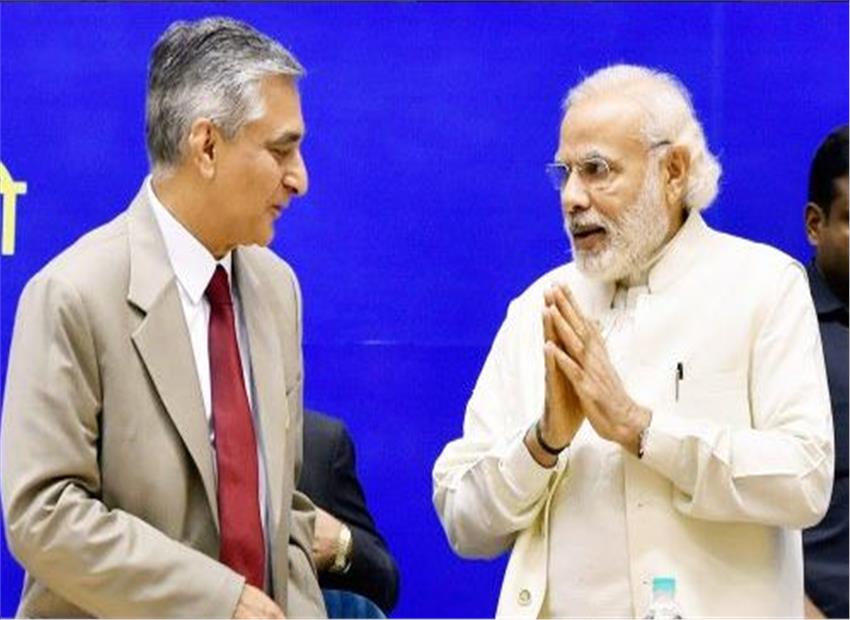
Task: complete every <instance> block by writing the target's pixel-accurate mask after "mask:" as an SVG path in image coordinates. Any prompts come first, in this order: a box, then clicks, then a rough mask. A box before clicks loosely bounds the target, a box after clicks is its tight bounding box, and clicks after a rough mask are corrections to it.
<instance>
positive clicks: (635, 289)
mask: <svg viewBox="0 0 850 620" xmlns="http://www.w3.org/2000/svg"><path fill="white" fill-rule="evenodd" d="M659 93H660V95H661V96H659ZM636 102H637V103H636ZM671 102H672V103H671ZM694 128H696V129H698V131H694ZM556 159H557V160H558V161H557V162H556V164H555V166H556V168H559V169H560V174H561V176H560V180H559V185H558V189H559V190H560V194H561V203H562V208H563V211H564V215H565V221H566V224H567V232H568V234H569V237H570V241H571V243H572V246H573V253H574V257H575V259H576V260H575V262H573V263H570V264H568V265H566V266H564V267H560V268H558V269H555V270H553V271H551V272H549V273H547V274H546V275H544V276H543V277H542V278H540V279H539V280H538V281H537V282H535V283H534V284H532V285H531V286H530V287H529V288H528V289H527V290H526V291H525V292H524V293H522V294H521V295H520V296H519V297H518V298H517V299H515V300H514V301H513V302H512V303H511V305H510V307H509V309H508V313H507V317H506V319H505V321H504V323H503V325H502V327H501V329H500V330H499V333H498V334H497V336H496V339H495V341H494V343H493V346H492V349H491V351H490V354H489V355H488V358H487V361H486V362H485V365H484V368H483V370H482V372H481V375H480V377H479V379H478V382H477V384H476V386H475V390H474V392H473V395H472V397H471V399H470V401H469V404H468V406H467V411H466V418H465V422H464V433H463V436H462V437H461V438H460V439H458V440H456V441H453V442H451V443H450V444H449V445H447V446H446V448H445V450H444V451H443V453H442V454H441V455H440V457H439V458H438V459H437V462H436V464H435V466H434V502H435V506H436V508H437V512H438V514H439V516H440V519H441V521H442V523H443V526H444V528H445V530H446V533H447V535H448V538H449V540H450V542H451V544H452V546H453V548H454V549H455V550H456V551H457V553H459V554H460V555H463V556H465V557H492V556H495V555H498V554H500V553H502V552H504V551H506V550H511V559H510V562H509V564H508V568H507V571H506V575H505V579H504V583H503V586H502V592H501V595H500V598H499V604H498V610H497V615H500V616H515V617H538V616H539V617H636V616H637V617H642V616H643V615H644V613H645V611H646V607H647V606H648V604H649V602H650V597H651V582H652V578H653V577H654V576H659V575H670V576H673V577H675V578H676V582H677V599H678V601H679V603H680V605H681V607H682V609H683V611H684V613H685V615H686V616H800V615H802V610H803V576H802V549H801V538H800V528H803V527H807V526H809V525H811V524H813V523H816V522H817V521H818V520H819V519H820V518H821V516H822V514H823V513H824V511H825V510H826V507H827V503H828V500H829V494H830V486H831V475H832V473H831V472H832V461H833V446H832V438H831V422H830V409H829V407H830V405H829V395H828V391H827V387H826V380H825V374H824V368H823V359H822V354H821V349H820V343H819V336H818V328H817V321H816V317H815V314H814V310H813V307H812V304H811V301H810V297H809V293H808V285H807V283H806V276H805V270H804V269H803V268H802V267H801V266H800V265H799V264H797V263H796V262H795V261H794V260H793V259H791V258H789V257H788V256H786V255H784V254H782V253H781V252H779V251H777V250H774V249H772V248H769V247H767V246H764V245H759V244H755V243H752V242H748V241H745V240H743V239H738V238H735V237H732V236H729V235H724V234H721V233H718V232H715V231H713V230H711V229H710V228H709V227H708V226H707V225H706V223H705V221H704V220H703V218H702V216H701V215H700V213H699V211H700V210H701V209H702V208H704V207H705V206H707V205H708V204H709V203H710V201H711V200H712V199H713V197H714V195H715V193H716V187H717V178H718V177H719V166H718V165H717V163H716V162H715V161H714V159H713V157H711V155H710V153H709V152H708V150H707V148H706V146H705V143H704V138H703V136H702V129H701V127H699V123H698V122H697V121H696V119H695V118H694V115H693V110H692V108H691V107H690V103H689V100H688V98H687V95H686V91H684V88H683V87H681V85H680V84H678V82H676V81H675V80H673V79H672V78H671V77H670V76H665V75H663V74H657V73H654V72H650V71H648V70H646V69H642V68H636V67H622V66H620V67H613V68H609V69H606V70H603V71H601V72H599V73H597V74H595V75H594V76H591V77H590V78H588V79H587V80H586V81H585V83H583V84H582V85H580V86H579V87H577V88H576V89H574V90H573V91H572V92H571V93H570V96H569V97H568V99H567V102H566V114H565V119H564V124H563V125H562V130H561V140H560V145H559V149H558V154H557V155H556ZM555 172H556V173H557V172H558V170H556V171H555ZM544 343H545V344H544ZM544 351H545V353H544ZM594 351H595V353H594ZM591 358H593V359H591ZM559 385H560V386H561V387H560V388H558V386H559ZM547 386H548V387H547ZM558 389H560V390H561V392H560V393H559V392H558ZM541 446H544V447H541Z"/></svg>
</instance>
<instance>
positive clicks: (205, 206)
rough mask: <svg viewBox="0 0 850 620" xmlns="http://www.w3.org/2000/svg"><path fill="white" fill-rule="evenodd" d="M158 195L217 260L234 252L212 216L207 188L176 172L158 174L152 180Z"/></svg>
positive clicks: (165, 205)
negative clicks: (223, 237)
mask: <svg viewBox="0 0 850 620" xmlns="http://www.w3.org/2000/svg"><path fill="white" fill-rule="evenodd" d="M151 183H152V185H153V191H154V194H156V197H157V198H158V199H159V201H160V202H161V203H162V204H163V206H164V207H165V208H166V209H168V211H169V213H171V215H173V216H174V218H175V219H176V220H177V221H178V222H180V224H182V225H183V227H184V228H185V229H186V230H188V231H189V232H190V233H191V234H192V236H193V237H195V238H196V239H197V240H198V241H200V242H201V244H202V245H203V246H204V247H205V248H206V249H207V250H209V253H210V254H212V255H213V257H215V259H216V260H220V259H221V258H223V257H224V256H225V255H226V254H227V253H228V252H229V251H230V250H232V249H233V246H232V245H229V244H228V243H227V242H226V241H225V240H224V239H222V238H221V235H219V234H218V233H217V231H216V224H217V222H216V219H215V218H214V217H210V204H211V201H212V200H213V199H212V198H211V197H209V196H208V192H207V191H205V187H202V186H201V184H200V183H199V182H197V181H195V180H193V179H191V178H189V177H188V175H186V174H185V173H184V172H182V171H180V170H176V171H174V172H169V173H154V175H153V178H152V179H151Z"/></svg>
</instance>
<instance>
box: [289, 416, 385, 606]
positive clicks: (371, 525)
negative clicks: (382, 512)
mask: <svg viewBox="0 0 850 620" xmlns="http://www.w3.org/2000/svg"><path fill="white" fill-rule="evenodd" d="M298 490H299V491H301V492H302V493H304V494H305V495H307V496H308V497H309V498H310V499H311V500H313V503H314V504H316V506H317V511H318V514H317V517H316V526H315V533H314V543H313V559H314V560H315V562H316V568H317V569H318V571H319V585H320V586H321V587H322V588H330V589H339V590H349V591H352V592H356V593H358V594H361V595H363V596H365V597H367V598H368V599H370V600H371V601H373V602H374V603H376V604H377V605H378V606H379V607H380V608H381V609H382V610H383V611H384V612H385V613H389V612H390V611H391V610H392V609H393V607H395V604H396V601H397V600H398V582H399V574H398V567H397V566H396V563H395V560H394V559H393V557H392V555H391V554H390V552H389V550H388V549H387V545H386V543H385V542H384V539H383V538H382V537H381V535H380V534H379V533H378V530H377V528H376V527H375V522H374V520H373V519H372V515H371V514H369V509H368V508H367V507H366V497H365V496H364V493H363V487H362V486H361V485H360V481H359V480H358V479H357V472H356V469H355V462H354V442H352V440H351V437H350V436H349V434H348V431H347V430H346V428H345V425H344V424H343V423H342V422H340V421H339V420H336V419H334V418H331V417H329V416H326V415H324V414H321V413H318V412H315V411H309V410H305V411H304V466H303V469H302V470H301V479H300V480H299V482H298Z"/></svg>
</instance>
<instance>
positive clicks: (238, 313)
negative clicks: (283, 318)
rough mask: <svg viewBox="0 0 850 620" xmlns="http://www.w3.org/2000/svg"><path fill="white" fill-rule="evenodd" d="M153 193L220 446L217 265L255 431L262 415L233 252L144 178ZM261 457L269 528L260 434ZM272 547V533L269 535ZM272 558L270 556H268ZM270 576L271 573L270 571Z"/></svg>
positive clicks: (262, 496)
mask: <svg viewBox="0 0 850 620" xmlns="http://www.w3.org/2000/svg"><path fill="white" fill-rule="evenodd" d="M145 188H146V190H147V192H148V200H149V201H150V203H151V205H153V212H154V216H155V217H156V222H157V224H158V225H159V229H160V231H161V232H162V237H163V240H164V241H165V249H166V251H167V252H168V259H169V261H170V262H171V268H172V269H174V275H175V277H176V279H177V290H178V291H179V293H180V304H181V306H182V307H183V316H184V318H185V319H186V328H187V329H188V330H189V339H190V340H191V342H192V353H193V354H194V356H195V370H196V371H197V373H198V386H199V387H200V390H201V398H202V399H203V402H204V413H206V416H207V425H208V427H209V433H210V447H211V450H212V451H214V450H215V425H214V423H213V419H212V396H211V390H210V358H209V326H210V304H209V301H207V298H206V295H205V294H204V293H205V292H206V290H207V285H208V284H209V282H210V279H212V276H213V273H214V272H215V268H216V267H217V266H218V265H221V266H222V267H224V270H225V271H226V272H227V278H228V282H229V284H230V292H231V297H232V298H233V314H234V318H235V320H236V339H237V342H238V344H239V358H240V361H241V362H242V377H243V379H244V380H245V386H246V388H247V392H248V403H249V405H250V407H251V411H252V415H253V418H254V429H255V431H256V429H257V428H259V423H258V422H257V413H256V412H255V411H254V402H256V399H255V398H254V382H253V380H252V376H251V356H250V352H251V350H250V343H249V342H248V330H247V327H246V326H245V317H244V315H243V313H242V308H241V305H240V303H241V302H240V299H239V291H238V288H236V287H235V286H234V281H233V272H232V265H233V253H232V252H228V253H227V254H226V255H225V256H224V257H223V258H222V259H221V260H219V261H216V259H215V257H214V256H213V255H212V254H210V252H209V250H207V248H206V247H205V246H204V245H203V244H202V243H201V242H200V241H198V239H196V238H195V237H194V236H193V235H192V233H190V232H189V231H188V230H187V229H186V228H185V227H184V226H183V224H181V223H180V222H179V221H178V220H177V218H175V217H174V216H173V215H172V214H171V212H170V211H169V210H168V209H167V208H166V207H165V205H163V204H162V202H160V200H159V198H157V196H156V194H155V193H154V191H153V184H152V183H151V179H150V177H148V178H147V180H146V181H145ZM212 451H211V453H210V454H211V456H212V463H213V471H216V472H217V464H216V459H215V455H214V452H212ZM257 458H258V461H257V462H258V463H259V468H260V471H259V472H257V473H258V477H259V495H260V496H259V501H260V519H261V521H262V524H263V530H264V531H265V528H266V510H267V509H268V507H267V506H266V501H265V500H266V479H265V460H264V458H263V451H262V441H261V438H260V437H257ZM265 539H266V545H267V546H268V537H267V536H266V537H265ZM266 557H267V558H268V557H269V554H268V553H267V554H266ZM266 574H267V575H268V571H266Z"/></svg>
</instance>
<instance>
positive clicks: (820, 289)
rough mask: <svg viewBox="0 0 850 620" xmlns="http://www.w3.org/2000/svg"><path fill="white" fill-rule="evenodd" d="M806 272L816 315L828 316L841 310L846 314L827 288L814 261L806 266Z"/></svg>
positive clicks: (843, 306)
mask: <svg viewBox="0 0 850 620" xmlns="http://www.w3.org/2000/svg"><path fill="white" fill-rule="evenodd" d="M806 272H807V273H808V275H809V288H810V289H811V291H812V300H813V301H814V302H815V309H816V310H817V313H818V315H824V314H829V313H831V312H836V311H838V310H842V311H843V312H844V313H845V314H846V313H847V306H845V305H844V304H843V303H842V302H841V300H840V299H838V297H836V295H835V293H833V292H832V289H831V288H829V284H827V283H826V278H824V277H823V274H822V273H821V271H820V269H818V266H817V264H816V263H815V261H814V259H813V260H812V261H811V262H810V263H809V264H808V265H807V266H806Z"/></svg>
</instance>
